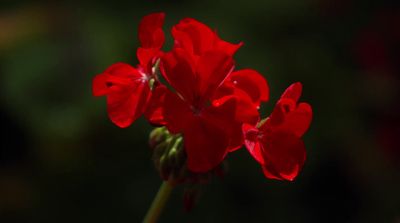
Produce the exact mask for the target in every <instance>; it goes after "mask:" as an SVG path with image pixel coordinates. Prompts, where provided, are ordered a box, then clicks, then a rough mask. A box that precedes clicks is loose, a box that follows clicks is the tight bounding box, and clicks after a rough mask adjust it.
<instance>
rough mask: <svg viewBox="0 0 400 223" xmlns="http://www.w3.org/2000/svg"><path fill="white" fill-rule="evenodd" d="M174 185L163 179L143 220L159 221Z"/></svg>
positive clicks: (145, 222) (144, 221)
mask: <svg viewBox="0 0 400 223" xmlns="http://www.w3.org/2000/svg"><path fill="white" fill-rule="evenodd" d="M172 189H173V186H172V185H171V183H170V182H168V181H163V183H162V184H161V186H160V189H159V190H158V192H157V195H156V197H155V198H154V200H153V203H152V204H151V206H150V208H149V210H148V211H147V214H146V216H145V218H144V220H143V223H155V222H157V220H158V218H159V216H160V215H161V212H162V210H163V209H164V206H165V204H166V203H167V201H168V198H169V195H170V194H171V191H172Z"/></svg>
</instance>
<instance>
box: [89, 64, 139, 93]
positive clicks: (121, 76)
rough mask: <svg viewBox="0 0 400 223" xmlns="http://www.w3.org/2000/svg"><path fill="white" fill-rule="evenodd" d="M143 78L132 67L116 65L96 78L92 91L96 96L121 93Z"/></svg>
mask: <svg viewBox="0 0 400 223" xmlns="http://www.w3.org/2000/svg"><path fill="white" fill-rule="evenodd" d="M140 78H142V75H141V74H140V73H139V72H138V71H137V70H136V69H135V68H134V67H132V66H131V65H129V64H125V63H116V64H113V65H111V66H110V67H108V68H107V69H106V70H105V71H104V72H103V73H102V74H99V75H97V76H95V77H94V79H93V85H92V91H93V95H94V96H102V95H106V94H109V93H111V92H113V91H119V90H121V89H123V88H125V87H126V86H129V85H132V84H133V82H134V81H136V80H138V79H140Z"/></svg>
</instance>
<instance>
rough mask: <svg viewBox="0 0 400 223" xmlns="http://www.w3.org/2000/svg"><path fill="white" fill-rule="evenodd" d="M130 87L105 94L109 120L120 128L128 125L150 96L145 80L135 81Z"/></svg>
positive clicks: (139, 112) (142, 110)
mask: <svg viewBox="0 0 400 223" xmlns="http://www.w3.org/2000/svg"><path fill="white" fill-rule="evenodd" d="M131 87H132V88H130V89H126V90H123V91H116V92H112V93H110V94H108V96H107V111H108V116H109V117H110V119H111V121H112V122H113V123H114V124H116V125H117V126H119V127H121V128H125V127H128V126H129V125H130V124H132V122H134V121H135V120H136V119H137V118H138V117H139V116H140V115H141V114H142V113H143V112H144V109H145V107H146V103H147V101H148V99H149V96H150V93H151V92H150V88H149V85H148V83H147V82H144V81H143V82H135V84H134V85H133V86H131Z"/></svg>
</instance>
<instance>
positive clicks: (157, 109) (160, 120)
mask: <svg viewBox="0 0 400 223" xmlns="http://www.w3.org/2000/svg"><path fill="white" fill-rule="evenodd" d="M167 91H168V89H167V87H165V86H164V85H159V86H157V87H156V88H155V89H154V90H153V93H152V95H151V99H150V101H149V103H148V104H147V108H146V111H145V116H146V118H147V120H148V121H149V122H150V123H151V124H152V125H156V126H164V125H166V124H167V122H166V120H165V117H164V116H165V112H164V101H165V95H166V94H167Z"/></svg>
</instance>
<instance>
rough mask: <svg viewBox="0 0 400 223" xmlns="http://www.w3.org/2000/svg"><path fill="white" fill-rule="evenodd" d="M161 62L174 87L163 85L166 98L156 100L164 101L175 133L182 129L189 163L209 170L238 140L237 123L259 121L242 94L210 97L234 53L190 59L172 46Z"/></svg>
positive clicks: (213, 52) (198, 169)
mask: <svg viewBox="0 0 400 223" xmlns="http://www.w3.org/2000/svg"><path fill="white" fill-rule="evenodd" d="M161 68H162V69H161V71H162V73H163V75H164V77H165V79H166V80H167V81H168V83H169V84H170V85H171V86H172V87H173V88H174V90H175V91H176V92H175V93H174V92H172V91H170V90H168V89H167V88H162V89H164V90H163V91H164V100H163V101H158V102H156V103H158V104H160V105H161V106H162V107H163V108H162V109H163V114H164V118H165V121H166V126H167V128H168V130H169V131H170V132H171V133H173V134H175V133H182V134H183V137H184V146H185V150H186V154H187V165H188V168H189V169H190V170H191V171H193V172H206V171H209V170H211V169H212V168H214V167H216V166H217V165H218V164H219V163H220V162H221V161H222V160H223V159H224V157H225V155H226V154H227V153H228V152H229V150H230V149H231V148H232V147H236V146H237V145H233V143H234V138H233V137H234V136H235V133H237V132H239V133H240V128H241V124H242V123H243V122H244V121H252V122H256V121H257V119H258V112H257V109H256V108H255V107H254V106H253V105H252V103H251V101H250V99H249V97H248V96H247V95H246V94H241V95H240V94H236V95H235V94H234V95H227V96H224V97H221V98H214V97H213V96H214V94H215V92H216V90H217V89H218V87H219V86H220V85H221V84H222V83H223V81H224V80H225V79H226V77H227V76H228V75H229V73H230V72H231V71H232V69H233V59H232V57H231V56H229V55H227V54H226V53H224V52H221V51H218V50H211V51H207V52H205V53H204V54H202V55H199V56H198V59H194V58H193V55H191V54H190V53H189V52H187V51H186V50H184V49H182V48H174V49H173V51H172V52H170V53H166V54H165V55H164V57H163V58H162V66H161ZM160 98H161V97H160ZM246 100H247V101H246ZM234 128H236V129H234ZM242 142H243V141H242ZM242 142H240V144H242Z"/></svg>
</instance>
